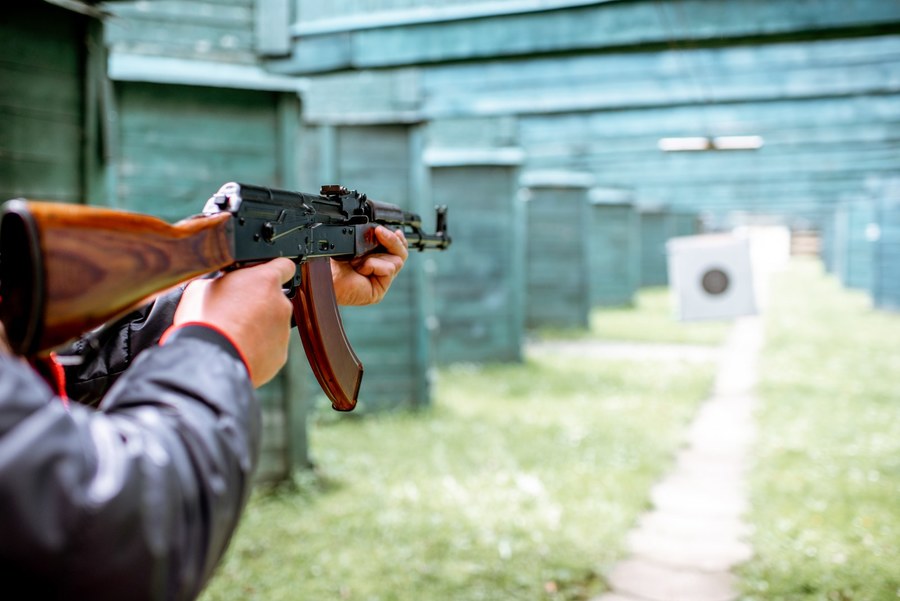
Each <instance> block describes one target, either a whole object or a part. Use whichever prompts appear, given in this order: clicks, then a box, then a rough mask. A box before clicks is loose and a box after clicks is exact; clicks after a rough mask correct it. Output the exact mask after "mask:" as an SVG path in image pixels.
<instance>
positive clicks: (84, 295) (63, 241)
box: [0, 200, 234, 356]
mask: <svg viewBox="0 0 900 601" xmlns="http://www.w3.org/2000/svg"><path fill="white" fill-rule="evenodd" d="M231 219H232V217H231V215H229V214H228V213H221V214H217V215H213V216H210V217H202V218H195V219H186V220H184V221H181V222H179V223H177V224H174V225H171V224H168V223H166V222H164V221H162V220H160V219H157V218H155V217H151V216H148V215H140V214H136V213H129V212H125V211H116V210H112V209H104V208H98V207H87V206H75V205H67V204H62V203H49V202H30V201H21V200H14V201H10V202H8V203H7V204H6V206H5V207H4V214H3V219H2V222H0V259H2V260H0V293H2V301H0V319H2V321H3V324H4V326H5V328H6V335H7V338H8V340H9V343H10V347H11V348H12V350H13V351H14V352H16V353H18V354H20V355H25V356H33V355H37V354H41V353H46V352H48V351H50V350H52V349H53V348H55V347H57V346H59V345H61V344H64V343H66V342H68V341H69V340H71V339H73V338H75V337H77V336H79V335H81V334H84V333H86V332H88V331H89V330H91V329H93V328H96V327H97V326H100V325H102V324H104V323H106V322H107V321H109V320H111V319H113V318H115V317H117V316H120V315H122V314H124V313H125V312H127V311H128V310H129V309H132V308H134V307H136V306H137V305H139V304H140V303H141V302H142V301H149V300H150V299H151V298H153V297H154V296H155V295H157V294H159V293H161V292H162V291H164V290H166V289H168V288H170V287H172V286H174V285H176V284H178V283H180V282H183V281H185V280H187V279H190V278H192V277H195V276H198V275H202V274H204V273H209V272H211V271H215V270H217V269H221V268H223V267H225V266H228V265H230V264H232V263H233V262H234V257H233V256H232V251H231V249H230V248H229V236H228V234H227V230H228V228H229V227H230V222H231Z"/></svg>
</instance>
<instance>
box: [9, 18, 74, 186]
mask: <svg viewBox="0 0 900 601" xmlns="http://www.w3.org/2000/svg"><path fill="white" fill-rule="evenodd" d="M88 21H89V19H88V18H86V17H84V16H82V15H78V14H76V13H73V12H71V11H67V10H64V9H62V8H59V7H55V6H51V5H49V4H46V3H44V2H31V3H26V4H24V5H22V6H18V7H16V8H15V9H8V10H7V11H6V14H4V17H3V19H2V20H0V55H2V56H3V61H2V63H0V79H2V81H3V85H2V86H0V123H2V127H0V201H3V200H7V199H9V198H13V197H16V196H29V197H31V198H38V199H43V200H57V201H65V202H77V203H83V202H86V198H85V185H84V174H83V172H82V171H83V144H84V139H85V131H84V123H85V119H86V116H85V113H86V110H87V108H86V107H85V100H84V92H85V88H86V85H85V83H84V78H85V65H84V61H85V56H86V51H85V36H86V32H87V27H88Z"/></svg>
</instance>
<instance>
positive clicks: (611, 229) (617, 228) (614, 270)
mask: <svg viewBox="0 0 900 601" xmlns="http://www.w3.org/2000/svg"><path fill="white" fill-rule="evenodd" d="M588 198H589V201H590V210H589V214H590V223H589V226H588V229H589V235H588V265H589V274H590V279H589V285H590V302H591V306H595V307H596V306H622V305H630V304H632V303H633V302H634V295H635V293H636V292H637V289H638V286H639V284H640V269H641V264H640V258H641V249H640V243H641V238H640V235H641V230H640V223H639V218H638V213H637V210H636V209H635V206H634V192H633V191H632V190H629V189H625V188H593V189H591V190H590V192H589V194H588Z"/></svg>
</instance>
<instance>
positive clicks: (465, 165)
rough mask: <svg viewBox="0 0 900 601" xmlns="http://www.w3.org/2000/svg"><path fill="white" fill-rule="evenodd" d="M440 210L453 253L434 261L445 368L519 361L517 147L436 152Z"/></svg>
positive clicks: (432, 155)
mask: <svg viewBox="0 0 900 601" xmlns="http://www.w3.org/2000/svg"><path fill="white" fill-rule="evenodd" d="M423 157H424V163H425V165H426V166H427V167H428V173H429V180H430V186H431V197H432V201H433V202H434V204H438V205H446V206H447V207H448V209H449V210H448V221H449V227H450V234H451V236H452V237H453V248H452V250H451V251H450V252H448V253H439V255H438V256H434V259H433V261H434V266H435V274H434V276H435V277H434V290H435V314H436V316H437V322H438V324H439V333H440V335H439V336H438V337H437V338H436V340H435V352H436V356H437V360H438V362H439V363H443V364H447V363H456V362H484V361H519V360H520V359H521V358H522V345H523V337H524V335H523V332H524V325H523V324H524V318H523V315H524V285H523V270H524V254H523V250H522V249H523V244H524V214H523V212H522V207H521V203H520V202H518V200H517V193H516V190H517V180H518V175H519V165H520V164H521V162H522V160H523V158H524V157H523V153H522V151H521V150H520V149H519V148H517V147H514V146H513V147H495V148H452V149H450V148H429V149H428V150H426V152H425V153H424V155H423Z"/></svg>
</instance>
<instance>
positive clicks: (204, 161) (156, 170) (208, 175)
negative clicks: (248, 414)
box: [112, 83, 312, 479]
mask: <svg viewBox="0 0 900 601" xmlns="http://www.w3.org/2000/svg"><path fill="white" fill-rule="evenodd" d="M117 92H118V94H117V96H118V113H119V116H120V117H119V120H118V124H119V128H120V131H119V132H118V137H119V141H120V143H119V144H118V148H119V152H120V156H118V157H116V166H117V177H118V184H117V186H116V198H115V199H113V203H112V204H114V205H116V206H119V207H122V208H127V209H131V210H136V211H140V212H144V213H150V214H154V215H158V216H160V217H162V218H164V219H168V220H170V221H174V220H177V219H181V218H184V217H187V216H189V215H192V214H195V213H197V212H199V210H200V209H201V208H202V207H203V204H204V203H205V201H206V199H207V198H209V196H210V195H212V194H213V193H214V192H215V191H216V190H218V188H219V186H221V184H223V183H225V182H227V181H244V182H248V183H257V184H260V185H270V186H275V187H278V186H280V185H281V182H280V181H279V179H278V176H279V173H282V172H283V171H284V166H283V165H281V164H280V163H281V162H283V160H284V159H285V158H286V157H282V156H281V155H282V153H283V152H284V150H283V149H282V148H281V147H280V140H281V139H282V138H283V137H285V136H293V135H295V133H296V132H280V131H279V123H280V121H279V96H278V95H277V94H273V93H269V92H254V91H244V90H227V91H225V92H224V93H223V90H221V89H218V88H206V87H195V86H166V85H158V84H143V83H119V84H117ZM291 167H293V166H291ZM297 350H298V349H296V348H295V349H293V350H292V353H293V354H296V352H297ZM297 363H298V361H297V358H296V357H292V358H291V365H292V366H293V367H294V371H296V366H297ZM304 375H305V377H306V378H308V375H306V374H305V373H304ZM259 394H260V398H261V399H262V403H263V411H264V416H263V419H264V423H265V424H267V426H266V429H265V432H264V435H265V437H266V438H265V439H264V453H263V455H262V457H261V459H260V471H259V474H258V477H259V478H260V479H283V478H286V477H288V476H289V475H290V474H291V473H292V471H293V469H294V467H301V466H304V465H306V464H307V463H308V461H306V460H305V459H304V458H305V456H306V449H305V448H303V449H298V448H297V445H298V444H299V443H301V442H303V441H305V432H297V431H295V430H294V429H295V428H298V427H302V428H305V424H303V423H302V422H300V421H298V420H295V419H292V418H291V417H289V416H292V415H294V414H295V413H296V412H298V411H301V410H303V407H305V406H306V405H310V404H311V402H312V401H311V395H308V387H307V386H306V385H305V383H304V381H303V377H302V376H300V375H299V374H297V373H292V374H290V376H288V375H286V374H285V373H284V372H282V373H281V374H279V376H278V377H277V378H276V379H275V380H273V381H272V382H270V383H269V384H267V385H266V386H265V387H263V388H262V389H260V391H259ZM305 395H308V396H309V397H310V398H305Z"/></svg>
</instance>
